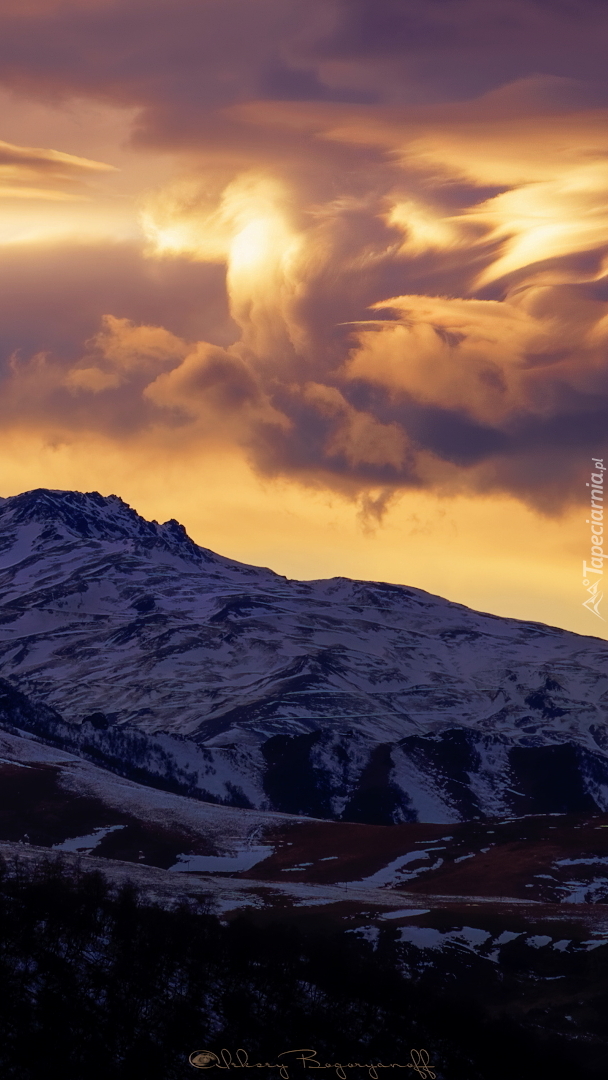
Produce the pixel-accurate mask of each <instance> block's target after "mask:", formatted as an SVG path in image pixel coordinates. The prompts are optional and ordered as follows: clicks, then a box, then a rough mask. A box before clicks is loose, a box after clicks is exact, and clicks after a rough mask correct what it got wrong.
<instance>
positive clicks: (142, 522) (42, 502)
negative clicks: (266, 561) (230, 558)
mask: <svg viewBox="0 0 608 1080" xmlns="http://www.w3.org/2000/svg"><path fill="white" fill-rule="evenodd" d="M33 522H40V523H48V525H49V526H53V525H55V526H63V527H64V529H67V530H69V532H70V533H72V535H73V536H75V537H77V538H82V539H85V540H136V541H139V542H140V543H143V544H144V546H155V545H157V544H159V543H160V544H161V546H163V547H167V548H175V547H176V546H178V547H179V548H180V554H182V555H184V554H187V555H188V556H190V557H193V558H195V559H197V561H198V560H200V559H207V560H208V559H210V558H211V553H210V552H207V551H205V549H204V548H200V547H199V546H198V545H197V544H195V543H194V541H193V540H191V538H190V537H189V536H188V534H187V532H186V530H185V528H184V526H183V525H180V523H179V522H178V521H176V520H175V519H174V518H171V519H170V520H169V521H166V522H165V523H164V524H162V525H160V524H159V523H158V522H157V521H146V519H145V518H143V517H141V516H140V515H139V514H138V513H137V512H136V511H135V510H133V509H132V507H130V506H129V504H128V503H126V502H124V501H123V499H121V498H120V497H119V496H118V495H107V496H104V495H100V494H99V492H98V491H88V492H80V491H61V490H54V489H51V488H35V489H34V490H33V491H26V492H24V493H23V494H22V495H15V496H13V497H12V498H8V499H3V500H1V501H0V523H1V525H2V527H3V528H7V527H9V528H10V526H11V525H12V526H18V525H23V524H31V523H33ZM49 538H50V534H49Z"/></svg>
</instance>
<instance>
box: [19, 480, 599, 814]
mask: <svg viewBox="0 0 608 1080" xmlns="http://www.w3.org/2000/svg"><path fill="white" fill-rule="evenodd" d="M607 661H608V642H606V641H604V640H600V639H598V638H592V637H583V636H580V635H577V634H573V633H569V632H567V631H565V630H560V629H556V628H555V627H550V626H544V625H542V624H540V623H529V622H523V621H519V620H516V619H504V618H498V617H496V616H494V615H489V614H483V613H480V612H477V611H472V610H470V609H469V608H466V607H464V606H462V605H460V604H454V603H451V602H449V601H447V600H444V599H442V598H441V597H438V596H433V595H431V594H429V593H426V592H423V591H422V590H420V589H413V588H406V587H404V586H400V585H392V584H386V583H382V582H366V581H351V580H349V579H347V578H331V579H329V580H324V581H290V580H288V579H286V578H284V577H281V576H280V575H278V574H275V573H273V572H272V571H271V570H268V569H264V568H259V567H253V566H247V565H244V564H242V563H238V562H235V561H233V560H230V559H227V558H223V557H221V556H219V555H216V554H214V553H213V552H211V551H209V550H207V549H206V548H203V547H200V546H198V545H197V544H195V543H194V542H193V541H192V540H191V539H190V538H189V537H188V535H187V534H186V531H185V530H184V528H183V526H181V525H179V524H178V522H176V521H169V522H165V523H164V524H160V525H159V524H158V523H157V522H155V521H153V522H149V521H146V520H144V519H143V518H142V517H140V516H139V515H138V514H137V513H136V512H135V511H134V510H132V509H131V508H130V507H129V506H128V505H127V504H126V503H124V502H123V501H122V500H121V499H119V498H118V497H117V496H115V495H110V496H108V497H104V496H101V495H99V494H98V493H97V492H92V493H91V492H90V493H87V494H82V493H79V492H74V491H53V490H46V489H39V490H36V491H30V492H26V493H24V494H22V495H17V496H15V497H13V498H7V499H1V500H0V675H1V676H2V678H3V680H4V681H3V682H2V687H1V689H2V693H1V694H0V717H1V719H2V723H3V724H4V726H5V728H7V729H11V730H15V731H17V730H19V731H29V732H31V733H34V734H35V735H36V736H37V737H38V738H43V739H45V740H47V741H50V742H54V744H55V745H58V746H61V747H63V748H64V749H65V748H67V749H70V750H71V751H72V752H76V753H78V754H80V755H81V756H84V757H88V758H89V759H92V760H94V761H96V762H97V763H98V764H102V765H103V766H104V767H106V768H110V769H112V770H113V771H115V772H119V773H122V774H123V775H127V776H131V777H135V778H136V779H138V780H139V781H142V782H145V783H150V784H152V785H156V786H165V787H169V788H172V789H173V790H175V791H178V792H181V793H186V794H189V795H194V796H195V797H197V798H199V799H203V800H207V801H210V802H215V803H223V804H227V805H234V806H241V807H249V808H255V809H257V810H263V811H269V810H272V811H281V812H284V813H285V812H286V813H291V814H303V815H308V816H313V817H318V818H334V819H340V820H344V821H354V822H368V823H377V824H390V823H396V822H407V821H416V820H418V821H426V822H452V821H453V822H456V821H463V820H472V819H485V818H489V817H496V816H500V815H503V816H505V815H506V816H522V815H525V814H534V813H538V814H547V813H576V812H579V811H582V812H587V811H590V812H593V811H594V810H602V811H603V810H606V809H608V726H607V715H606V714H607V709H608V663H607Z"/></svg>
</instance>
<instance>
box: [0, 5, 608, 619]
mask: <svg viewBox="0 0 608 1080" xmlns="http://www.w3.org/2000/svg"><path fill="white" fill-rule="evenodd" d="M607 41H608V5H606V4H605V2H604V0H493V2H492V3H488V2H487V0H0V248H1V251H0V365H1V366H0V379H1V383H2V385H1V387H0V494H1V495H2V496H5V497H6V496H8V495H13V494H16V493H18V492H20V491H24V490H29V489H31V488H35V487H52V488H70V489H72V488H73V489H78V490H81V491H91V490H97V491H100V492H101V493H102V494H106V495H107V494H111V493H115V494H118V495H120V496H121V497H122V498H124V499H125V500H126V501H127V502H129V503H130V504H131V505H132V506H134V507H135V509H137V510H138V511H139V512H140V513H142V514H144V515H145V516H146V517H148V518H155V519H157V520H160V521H162V520H166V519H167V518H171V517H175V518H177V519H178V520H180V521H182V522H183V524H184V525H185V526H186V528H187V529H188V531H189V532H190V534H191V535H192V536H193V537H194V539H195V540H196V541H197V542H198V543H201V544H203V545H205V546H207V547H210V548H212V549H213V550H216V551H219V552H221V553H222V554H224V555H228V556H231V557H233V558H237V559H241V560H243V561H245V562H251V563H255V564H261V565H267V566H271V567H272V568H273V569H274V570H276V571H278V572H279V573H282V574H286V575H287V576H289V577H300V578H315V577H329V576H334V575H344V576H349V577H359V578H366V579H373V580H384V581H392V582H399V583H403V584H408V585H413V586H417V587H419V588H423V589H426V590H428V591H429V592H433V593H438V594H440V595H443V596H445V597H447V598H449V599H451V600H455V601H458V602H460V603H464V604H468V605H470V606H472V607H475V608H478V609H480V610H483V611H490V612H493V613H495V614H498V615H506V616H512V617H517V618H522V619H527V620H535V621H540V622H545V623H549V624H551V625H555V626H561V627H564V628H566V629H570V630H575V631H577V632H578V633H582V634H589V635H595V636H599V637H605V638H606V637H608V595H607V596H606V599H605V600H603V603H602V600H598V597H601V596H602V591H603V589H602V583H603V574H599V573H595V575H594V573H593V571H590V570H589V567H590V565H591V558H592V552H591V545H592V543H595V541H594V540H592V537H591V533H590V530H591V528H592V523H594V524H593V530H594V532H595V534H596V537H597V535H598V530H599V528H600V523H599V519H600V518H601V515H600V514H599V512H598V509H597V507H598V506H599V502H598V500H597V499H596V500H595V502H596V507H595V509H594V510H593V511H592V510H591V509H590V490H591V488H590V487H589V486H587V485H590V484H591V485H592V486H593V485H595V486H596V487H597V483H598V480H597V477H598V476H599V478H600V479H601V478H602V476H603V473H602V472H600V473H599V474H598V472H597V469H598V468H600V469H601V465H598V464H597V461H598V459H601V461H602V463H603V462H605V463H606V465H608V122H607V121H608V69H607V68H606V43H607ZM594 460H595V464H594ZM594 470H595V471H594ZM592 476H595V477H596V479H595V480H592ZM596 494H597V493H596ZM597 550H598V548H597V544H596V563H597V565H598V567H601V566H603V561H602V557H597ZM601 550H603V549H601ZM606 551H607V553H608V543H607V545H606ZM584 561H586V563H587V571H586V573H587V576H586V577H585V576H584V573H583V562H584ZM606 573H607V574H608V570H607V571H606ZM589 590H594V591H592V592H591V594H590V592H589ZM606 591H607V593H608V589H607V590H606ZM590 595H591V605H589V604H588V606H587V607H584V606H583V604H584V603H585V602H587V601H589V598H590Z"/></svg>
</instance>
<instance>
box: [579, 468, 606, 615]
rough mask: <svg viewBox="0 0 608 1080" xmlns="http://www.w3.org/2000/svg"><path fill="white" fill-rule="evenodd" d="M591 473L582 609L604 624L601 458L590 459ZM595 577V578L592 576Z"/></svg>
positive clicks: (602, 472)
mask: <svg viewBox="0 0 608 1080" xmlns="http://www.w3.org/2000/svg"><path fill="white" fill-rule="evenodd" d="M591 461H592V462H593V471H592V473H591V478H590V480H589V481H588V483H587V487H588V488H589V489H590V490H589V495H590V506H591V509H590V514H591V517H590V518H588V519H587V521H586V524H587V525H591V562H590V563H587V562H586V560H585V559H583V588H585V589H586V591H587V592H588V593H589V596H588V598H587V599H586V600H583V607H585V608H587V611H590V612H591V613H592V614H593V615H597V617H598V619H601V620H602V622H604V616H603V615H600V602H601V600H602V598H603V596H604V593H603V592H601V591H600V590H601V589H602V585H603V582H602V577H603V575H604V559H605V558H606V555H604V547H603V543H604V472H605V471H606V466H605V465H604V459H603V458H591ZM592 575H595V576H592Z"/></svg>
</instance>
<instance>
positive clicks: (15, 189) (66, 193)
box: [0, 140, 115, 202]
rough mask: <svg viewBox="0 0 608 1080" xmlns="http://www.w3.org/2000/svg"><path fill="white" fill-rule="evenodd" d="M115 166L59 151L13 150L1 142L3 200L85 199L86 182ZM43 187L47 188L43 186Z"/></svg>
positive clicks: (0, 159) (1, 188)
mask: <svg viewBox="0 0 608 1080" xmlns="http://www.w3.org/2000/svg"><path fill="white" fill-rule="evenodd" d="M114 171H115V170H114V166H113V165H106V164H104V163H103V162H101V161H90V160H89V159H88V158H83V157H76V156H75V155H74V154H64V153H62V152H61V151H59V150H48V149H40V148H34V147H27V146H14V145H13V144H12V143H8V142H2V141H1V140H0V198H3V199H45V200H49V201H52V202H63V201H72V200H82V199H86V198H87V197H88V196H87V193H86V180H87V179H88V178H90V177H91V175H92V174H93V175H94V174H96V173H106V172H114ZM42 185H44V186H42Z"/></svg>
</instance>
